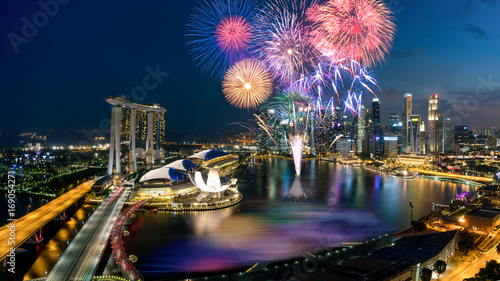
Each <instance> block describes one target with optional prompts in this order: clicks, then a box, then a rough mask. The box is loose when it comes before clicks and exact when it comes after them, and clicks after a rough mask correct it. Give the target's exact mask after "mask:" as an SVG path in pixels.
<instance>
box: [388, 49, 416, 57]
mask: <svg viewBox="0 0 500 281" xmlns="http://www.w3.org/2000/svg"><path fill="white" fill-rule="evenodd" d="M415 55H416V52H415V51H413V50H408V51H404V52H401V51H394V52H392V53H391V58H393V59H404V58H409V57H414V56H415Z"/></svg>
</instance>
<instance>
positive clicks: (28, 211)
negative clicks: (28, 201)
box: [26, 205, 31, 214]
mask: <svg viewBox="0 0 500 281" xmlns="http://www.w3.org/2000/svg"><path fill="white" fill-rule="evenodd" d="M30 208H31V205H28V207H27V208H26V214H29V213H30Z"/></svg>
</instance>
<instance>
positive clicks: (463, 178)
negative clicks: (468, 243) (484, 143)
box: [410, 168, 493, 183]
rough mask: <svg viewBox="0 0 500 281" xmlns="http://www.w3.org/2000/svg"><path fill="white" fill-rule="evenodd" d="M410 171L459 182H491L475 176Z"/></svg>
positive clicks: (418, 170)
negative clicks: (458, 180)
mask: <svg viewBox="0 0 500 281" xmlns="http://www.w3.org/2000/svg"><path fill="white" fill-rule="evenodd" d="M410 171H412V172H418V173H421V174H426V175H433V176H440V177H446V178H452V179H460V180H466V181H477V182H484V183H490V182H492V181H493V177H475V176H466V175H457V174H450V173H443V172H435V171H429V170H423V169H414V168H413V169H410Z"/></svg>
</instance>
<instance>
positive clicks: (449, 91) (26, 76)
mask: <svg viewBox="0 0 500 281" xmlns="http://www.w3.org/2000/svg"><path fill="white" fill-rule="evenodd" d="M49 2H50V1H48V2H43V3H49ZM50 3H52V2H50ZM56 3H59V2H56ZM430 3H431V2H430V1H419V2H418V3H417V2H415V1H396V2H391V3H389V6H390V8H391V9H392V11H393V12H394V14H395V18H396V24H397V26H398V33H397V34H396V36H395V43H394V47H393V51H392V55H391V57H392V58H391V59H390V60H389V61H388V62H387V63H386V64H385V65H383V66H381V67H378V68H377V69H376V73H377V76H378V80H379V85H380V88H381V89H382V91H381V92H376V94H377V96H378V97H379V98H380V101H381V119H382V121H381V123H382V124H386V123H387V116H388V113H389V112H401V111H402V108H401V102H402V100H403V99H404V94H405V93H412V94H413V96H414V99H413V107H414V112H417V113H419V114H420V115H421V117H422V120H426V119H427V112H426V107H427V97H428V96H429V95H430V94H435V93H437V94H439V96H440V99H441V102H440V112H442V113H443V115H444V117H446V118H451V119H452V123H453V125H464V124H465V123H467V124H466V125H468V126H470V127H472V128H476V127H492V126H498V125H497V123H495V120H494V119H492V118H491V117H492V116H494V113H495V110H496V106H497V105H498V102H499V101H498V100H497V97H498V93H499V89H498V88H499V87H498V86H499V83H500V82H497V81H500V73H499V71H498V69H496V68H495V65H498V63H499V62H500V61H499V56H495V55H494V54H495V52H496V51H495V50H497V49H498V47H499V42H500V41H499V40H498V36H499V34H497V33H498V31H497V30H495V29H494V28H492V27H493V26H496V25H495V24H494V23H495V22H496V21H498V19H497V18H495V17H493V15H494V14H495V11H498V10H499V9H500V7H499V5H498V4H497V3H496V2H493V1H479V0H478V1H463V2H458V3H454V4H452V5H448V4H443V3H433V4H432V7H433V8H434V9H431V10H430V11H428V10H426V7H428V5H430ZM195 4H196V3H195V1H188V2H183V3H175V4H172V3H155V4H132V3H129V4H126V5H120V8H119V9H117V8H116V6H115V5H113V3H106V4H103V3H100V5H101V6H100V7H99V8H98V9H95V8H92V6H91V4H86V5H83V4H79V3H76V4H75V3H73V2H71V3H68V4H58V10H57V12H54V16H50V17H48V20H47V22H46V23H45V24H44V25H42V24H40V27H36V26H35V29H36V32H33V37H32V38H29V40H27V41H23V42H25V43H19V42H21V41H15V39H13V38H14V37H13V36H14V35H12V34H16V35H19V36H22V35H23V34H22V32H23V26H24V25H25V21H23V20H22V18H23V17H26V20H27V21H29V22H31V23H32V22H33V15H34V14H35V13H36V12H39V11H42V12H43V11H44V10H43V7H42V6H40V5H39V4H37V3H35V2H33V3H31V4H30V5H22V6H21V5H19V4H17V3H15V2H13V1H6V2H3V3H2V5H3V9H2V10H3V11H9V13H8V14H4V15H3V19H4V24H3V25H2V27H1V30H2V33H3V34H5V37H4V40H2V42H1V43H0V44H1V45H0V46H2V50H3V52H2V53H1V56H2V57H1V59H2V61H4V64H3V65H4V67H3V68H2V79H3V83H2V84H3V85H4V87H3V89H2V92H3V93H4V97H5V99H6V103H7V104H9V105H11V106H9V107H7V108H6V109H5V110H4V111H3V114H4V115H3V117H4V118H6V117H7V116H16V118H11V119H10V120H11V121H10V122H9V123H8V124H4V126H3V127H2V128H1V130H2V131H16V130H20V129H24V130H35V129H37V130H61V129H67V128H68V125H67V124H64V122H61V118H60V117H61V115H63V116H64V117H65V118H64V120H65V121H67V122H68V123H69V122H71V126H72V127H73V128H75V129H87V130H92V129H97V128H99V126H100V125H99V124H100V122H101V121H102V120H103V119H106V118H109V116H108V115H109V114H107V112H108V110H109V107H108V106H107V105H106V104H103V103H102V99H104V98H107V97H109V96H119V95H124V96H126V97H129V99H131V100H132V101H136V102H142V103H153V102H156V103H159V104H160V105H161V106H163V107H165V108H166V109H167V113H166V131H167V132H183V131H184V132H186V131H191V132H198V131H204V130H211V131H213V130H215V128H217V131H221V132H225V131H228V130H232V131H237V130H240V128H238V126H234V125H231V126H228V124H229V123H231V122H235V121H239V122H247V121H248V119H251V118H252V114H253V113H254V112H255V111H254V110H239V109H237V108H235V107H232V106H231V105H230V104H228V103H227V102H226V101H225V99H224V96H223V94H222V91H221V87H220V84H219V82H218V81H216V79H213V78H212V77H210V76H209V75H207V74H204V73H202V71H201V70H200V69H198V68H196V67H195V63H194V62H192V61H191V57H190V56H189V54H188V52H187V50H186V42H187V38H186V37H185V36H184V34H185V32H186V30H187V27H186V24H187V21H188V16H189V14H190V13H192V11H193V8H194V7H195ZM81 11H83V12H81ZM423 11H425V13H424V12H423ZM4 13H6V12H4ZM108 14H110V15H111V16H109V17H108ZM132 15H133V16H132ZM89 18H91V19H92V20H88V19H89ZM417 19H418V20H417ZM492 23H493V24H492ZM142 26H144V28H142ZM25 28H26V27H25ZM9 34H10V35H9ZM125 35H127V36H125ZM16 38H17V37H16ZM18 39H19V38H18ZM12 40H14V41H12ZM12 42H17V43H12ZM471 49H474V50H477V51H474V52H471V51H470V50H471ZM16 51H17V53H16ZM148 76H149V78H147V77H148ZM145 79H146V80H148V79H152V80H150V81H149V80H148V83H150V84H151V85H152V86H151V87H149V89H151V90H146V91H145V92H141V91H137V88H136V87H141V86H142V84H143V82H144V80H145ZM192 81H196V83H192ZM153 86H154V87H153ZM134 89H136V91H135V92H134ZM132 93H134V95H132ZM274 95H276V93H274V94H273V96H274ZM20 96H22V97H25V99H19V98H18V97H20ZM75 99H77V100H78V103H74V101H75ZM370 100H371V98H368V101H367V102H366V103H365V107H369V104H367V103H368V102H369V101H370ZM26 101H29V102H26ZM179 105H182V106H179ZM214 107H218V108H221V109H222V110H217V111H216V112H214V111H213V110H212V108H214ZM479 107H480V108H481V110H479V109H478V108H479ZM88 108H93V110H92V113H91V114H89V112H88ZM186 110H188V111H189V112H190V118H184V119H183V120H180V119H179V118H175V117H176V116H180V115H181V114H182V113H183V112H184V111H186ZM20 112H21V113H20ZM446 113H448V114H446ZM206 116H210V118H205V117H206ZM186 119H187V120H186ZM464 120H467V122H465V121H464ZM187 124H189V129H187V127H188V126H187Z"/></svg>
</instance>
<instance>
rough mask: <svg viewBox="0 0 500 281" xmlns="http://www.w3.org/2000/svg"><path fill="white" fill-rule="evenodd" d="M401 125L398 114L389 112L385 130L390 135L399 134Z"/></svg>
mask: <svg viewBox="0 0 500 281" xmlns="http://www.w3.org/2000/svg"><path fill="white" fill-rule="evenodd" d="M401 126H402V123H401V121H399V114H398V113H397V112H389V124H388V126H387V129H388V131H389V133H390V134H391V135H399V134H401Z"/></svg>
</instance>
